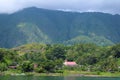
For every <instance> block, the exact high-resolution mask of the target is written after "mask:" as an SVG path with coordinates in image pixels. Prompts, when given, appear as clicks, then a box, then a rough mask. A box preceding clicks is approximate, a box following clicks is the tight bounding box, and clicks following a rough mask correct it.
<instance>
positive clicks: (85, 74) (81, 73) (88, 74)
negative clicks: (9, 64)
mask: <svg viewBox="0 0 120 80" xmlns="http://www.w3.org/2000/svg"><path fill="white" fill-rule="evenodd" d="M0 74H1V75H12V76H19V75H23V76H24V75H28V76H80V77H120V72H114V73H111V72H88V71H64V72H63V73H36V72H28V73H17V72H11V71H5V72H2V73H0Z"/></svg>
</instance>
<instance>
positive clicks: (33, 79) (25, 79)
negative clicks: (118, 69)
mask: <svg viewBox="0 0 120 80" xmlns="http://www.w3.org/2000/svg"><path fill="white" fill-rule="evenodd" d="M0 80H120V78H100V77H99V78H97V77H53V76H47V77H46V76H44V77H41V76H40V77H38V76H0Z"/></svg>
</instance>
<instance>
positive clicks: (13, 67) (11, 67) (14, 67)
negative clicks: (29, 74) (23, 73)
mask: <svg viewBox="0 0 120 80" xmlns="http://www.w3.org/2000/svg"><path fill="white" fill-rule="evenodd" d="M9 68H10V69H16V68H17V66H9Z"/></svg>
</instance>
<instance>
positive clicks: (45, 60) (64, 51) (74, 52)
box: [0, 43, 120, 73]
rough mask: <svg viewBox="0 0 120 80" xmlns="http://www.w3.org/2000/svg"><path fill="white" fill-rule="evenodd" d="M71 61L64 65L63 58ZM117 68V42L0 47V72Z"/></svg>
mask: <svg viewBox="0 0 120 80" xmlns="http://www.w3.org/2000/svg"><path fill="white" fill-rule="evenodd" d="M66 59H67V60H68V61H75V62H76V63H77V64H78V66H76V67H70V66H64V65H63V62H64V61H65V60H66ZM66 69H67V70H78V71H101V72H119V71H120V44H117V45H114V46H108V47H101V46H97V45H95V44H76V45H71V46H65V45H60V44H55V45H50V44H36V43H34V44H27V45H23V46H20V47H16V48H12V49H0V71H2V72H3V71H9V70H17V71H19V72H33V71H34V72H37V73H49V72H60V73H61V72H63V71H64V70H66Z"/></svg>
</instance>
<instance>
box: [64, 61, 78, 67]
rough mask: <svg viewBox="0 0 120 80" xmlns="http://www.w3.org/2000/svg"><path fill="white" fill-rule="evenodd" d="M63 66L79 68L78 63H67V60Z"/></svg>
mask: <svg viewBox="0 0 120 80" xmlns="http://www.w3.org/2000/svg"><path fill="white" fill-rule="evenodd" d="M63 64H64V65H65V66H71V67H74V66H77V63H76V62H74V61H67V60H65V62H64V63H63Z"/></svg>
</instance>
